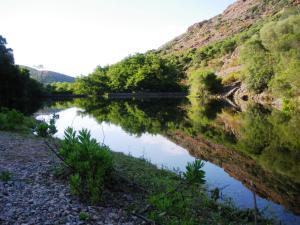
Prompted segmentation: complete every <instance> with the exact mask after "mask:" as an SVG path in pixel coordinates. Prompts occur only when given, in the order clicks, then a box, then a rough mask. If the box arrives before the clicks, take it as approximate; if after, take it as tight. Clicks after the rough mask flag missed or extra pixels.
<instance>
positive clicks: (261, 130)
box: [238, 106, 300, 182]
mask: <svg viewBox="0 0 300 225" xmlns="http://www.w3.org/2000/svg"><path fill="white" fill-rule="evenodd" d="M242 122H243V126H242V129H241V132H240V136H241V138H240V139H239V143H238V148H239V149H241V150H242V151H244V152H246V153H248V154H250V155H251V156H253V157H254V158H256V159H257V161H258V162H259V163H260V164H261V165H262V166H263V167H265V168H266V169H268V170H271V171H275V172H277V173H280V174H283V175H286V176H289V177H291V178H293V179H295V180H296V181H297V182H300V176H299V174H300V164H299V160H300V139H299V137H300V130H299V127H300V114H299V113H297V112H291V113H284V112H281V111H277V110H273V111H266V110H265V109H264V108H262V107H258V106H254V107H253V108H251V109H250V110H248V111H247V112H245V113H243V121H242Z"/></svg>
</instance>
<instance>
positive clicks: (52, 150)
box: [44, 141, 73, 170]
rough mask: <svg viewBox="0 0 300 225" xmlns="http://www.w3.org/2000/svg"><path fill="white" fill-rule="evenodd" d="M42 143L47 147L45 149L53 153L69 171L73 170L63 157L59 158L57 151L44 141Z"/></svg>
mask: <svg viewBox="0 0 300 225" xmlns="http://www.w3.org/2000/svg"><path fill="white" fill-rule="evenodd" d="M44 143H45V144H46V145H47V147H48V148H49V149H50V151H51V152H53V153H54V154H55V155H56V157H57V158H59V159H60V160H61V161H62V162H63V163H64V164H65V165H66V166H67V167H68V168H69V169H71V170H73V168H72V166H70V165H69V164H68V163H67V162H66V161H65V159H64V158H63V157H61V156H60V155H59V154H58V153H57V151H56V150H55V149H54V148H53V147H52V146H51V145H50V144H49V143H48V142H47V141H44Z"/></svg>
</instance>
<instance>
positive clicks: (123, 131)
mask: <svg viewBox="0 0 300 225" xmlns="http://www.w3.org/2000/svg"><path fill="white" fill-rule="evenodd" d="M53 113H56V114H58V115H59V118H58V119H57V121H56V127H57V129H58V132H57V133H56V134H55V136H56V137H58V138H63V136H64V130H65V129H66V128H67V127H69V126H70V127H73V128H74V129H76V130H80V129H82V128H87V129H89V130H90V131H91V134H92V136H93V137H94V138H96V139H97V141H98V142H100V143H104V144H105V145H107V146H109V147H110V148H111V149H112V150H113V151H117V152H123V153H125V154H130V155H132V156H134V157H142V158H145V159H147V160H149V161H151V162H152V163H153V164H156V165H157V166H159V167H163V168H168V169H170V170H175V171H176V172H180V171H184V170H185V166H186V165H187V163H188V162H192V161H194V160H195V158H198V159H202V160H203V161H204V162H205V166H204V168H203V169H204V171H205V176H206V177H205V179H206V185H207V187H208V190H212V189H214V188H219V189H220V190H221V199H220V201H231V202H233V203H234V204H235V205H236V206H237V207H239V208H243V209H244V208H257V209H258V210H259V211H260V212H261V213H263V214H264V215H266V216H269V217H275V218H277V219H279V220H281V221H282V222H283V223H284V224H300V216H299V214H300V201H299V196H300V165H299V155H300V148H299V147H300V142H299V140H298V137H300V131H298V130H297V129H296V128H297V127H299V126H300V118H299V117H298V115H294V114H291V115H289V114H288V115H287V114H286V113H283V112H280V111H277V110H274V109H270V108H264V107H262V106H259V105H251V106H249V108H248V109H247V110H245V109H243V111H241V110H239V109H237V108H232V107H231V106H230V105H227V104H226V103H225V102H217V101H213V102H201V101H199V100H196V99H194V100H190V101H189V100H187V99H165V100H159V99H153V100H107V99H100V100H95V99H75V100H73V101H57V102H51V103H48V104H46V105H45V106H44V107H42V108H41V109H40V110H39V111H38V112H36V113H35V116H36V118H37V119H40V120H49V118H50V117H51V115H52V114H53Z"/></svg>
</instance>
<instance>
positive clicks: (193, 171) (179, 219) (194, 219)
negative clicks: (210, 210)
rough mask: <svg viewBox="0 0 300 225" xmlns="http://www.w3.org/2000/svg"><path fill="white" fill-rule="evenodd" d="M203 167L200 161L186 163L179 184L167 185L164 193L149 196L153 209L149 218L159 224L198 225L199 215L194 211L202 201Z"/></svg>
mask: <svg viewBox="0 0 300 225" xmlns="http://www.w3.org/2000/svg"><path fill="white" fill-rule="evenodd" d="M203 166H204V163H203V162H202V161H201V160H196V161H194V162H193V163H188V165H187V166H186V172H185V173H184V174H183V175H184V178H185V179H184V180H182V182H181V183H179V184H178V185H177V186H175V187H174V186H173V185H169V187H168V188H167V190H166V191H160V192H158V193H155V194H153V195H151V196H150V198H149V201H150V203H151V204H152V205H153V206H154V208H155V209H154V211H152V212H151V213H150V217H151V218H152V219H154V220H155V221H157V222H158V223H159V224H170V225H171V224H191V225H193V224H199V217H198V216H199V215H198V213H197V211H196V210H194V209H196V208H198V207H199V203H200V202H201V201H199V200H200V199H202V200H203V196H202V194H203V193H202V191H203V189H202V185H203V184H204V183H205V180H204V177H205V172H204V171H203V170H202V167H203ZM191 193H193V194H192V195H191ZM199 208H200V207H199Z"/></svg>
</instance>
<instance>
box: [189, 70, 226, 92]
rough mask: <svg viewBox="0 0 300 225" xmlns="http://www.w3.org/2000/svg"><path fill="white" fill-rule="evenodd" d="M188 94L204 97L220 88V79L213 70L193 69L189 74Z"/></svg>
mask: <svg viewBox="0 0 300 225" xmlns="http://www.w3.org/2000/svg"><path fill="white" fill-rule="evenodd" d="M189 85H190V96H191V97H206V96H208V95H211V94H216V93H217V92H218V91H219V90H220V89H221V80H220V79H218V78H217V76H216V75H215V74H214V73H213V72H209V71H202V70H199V71H195V72H193V73H192V74H191V75H190V76H189Z"/></svg>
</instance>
